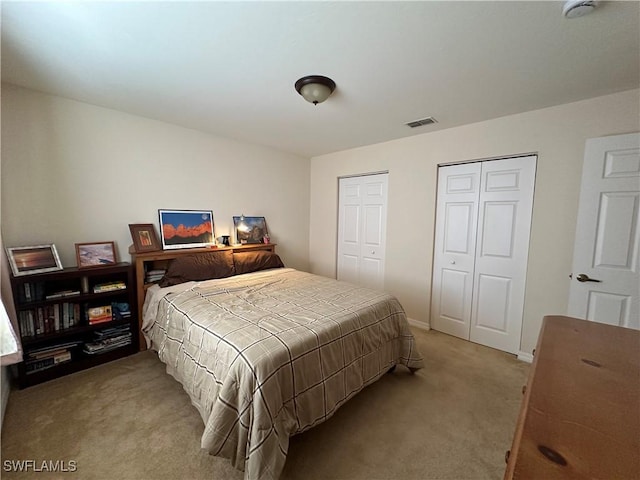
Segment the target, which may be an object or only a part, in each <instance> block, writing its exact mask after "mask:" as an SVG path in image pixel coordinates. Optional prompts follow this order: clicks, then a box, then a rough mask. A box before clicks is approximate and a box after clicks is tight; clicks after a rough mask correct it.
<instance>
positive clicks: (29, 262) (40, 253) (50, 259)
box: [6, 243, 62, 277]
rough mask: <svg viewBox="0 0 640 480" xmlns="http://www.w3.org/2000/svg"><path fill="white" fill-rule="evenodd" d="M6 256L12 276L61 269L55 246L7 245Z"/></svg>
mask: <svg viewBox="0 0 640 480" xmlns="http://www.w3.org/2000/svg"><path fill="white" fill-rule="evenodd" d="M6 250H7V257H8V258H9V264H10V265H11V271H12V272H13V276H14V277H19V276H21V275H33V274H35V273H44V272H53V271H56V270H62V263H61V262H60V257H59V256H58V251H57V250H56V246H55V245H54V244H53V243H52V244H49V245H34V246H31V247H7V249H6Z"/></svg>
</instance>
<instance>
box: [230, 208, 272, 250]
mask: <svg viewBox="0 0 640 480" xmlns="http://www.w3.org/2000/svg"><path fill="white" fill-rule="evenodd" d="M233 226H234V227H235V230H236V240H237V242H238V243H240V244H245V243H265V237H266V238H269V237H268V235H269V233H268V232H267V222H266V220H265V218H264V217H245V216H244V215H241V216H239V217H233Z"/></svg>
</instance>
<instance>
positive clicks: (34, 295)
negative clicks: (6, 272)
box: [17, 282, 44, 303]
mask: <svg viewBox="0 0 640 480" xmlns="http://www.w3.org/2000/svg"><path fill="white" fill-rule="evenodd" d="M17 290H18V299H19V300H20V302H23V303H28V302H39V301H41V300H42V299H43V298H44V286H43V284H42V282H24V283H23V284H21V285H19V286H18V289H17Z"/></svg>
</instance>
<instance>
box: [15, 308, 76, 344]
mask: <svg viewBox="0 0 640 480" xmlns="http://www.w3.org/2000/svg"><path fill="white" fill-rule="evenodd" d="M80 320H81V318H80V304H79V303H70V302H63V303H56V304H53V305H46V306H43V307H38V308H32V309H31V310H21V311H19V312H18V323H19V324H20V333H21V334H22V336H23V337H31V336H34V335H42V334H46V333H55V332H59V331H60V330H64V329H66V328H70V327H73V326H75V325H78V324H79V323H80Z"/></svg>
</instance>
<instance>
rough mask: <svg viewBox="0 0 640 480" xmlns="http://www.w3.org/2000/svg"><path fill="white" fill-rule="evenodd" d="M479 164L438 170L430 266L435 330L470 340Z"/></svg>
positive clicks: (453, 166) (467, 164)
mask: <svg viewBox="0 0 640 480" xmlns="http://www.w3.org/2000/svg"><path fill="white" fill-rule="evenodd" d="M480 170H481V165H480V163H465V164H462V165H451V166H448V167H440V168H439V169H438V200H437V207H436V238H435V247H434V248H435V255H434V265H433V285H432V299H431V305H432V309H431V310H432V315H431V323H432V326H433V328H434V329H436V330H439V331H441V332H445V333H448V334H450V335H455V336H456V337H460V338H464V339H466V340H469V326H470V325H471V302H472V294H473V272H474V266H475V257H476V230H477V221H478V193H479V190H480Z"/></svg>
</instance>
